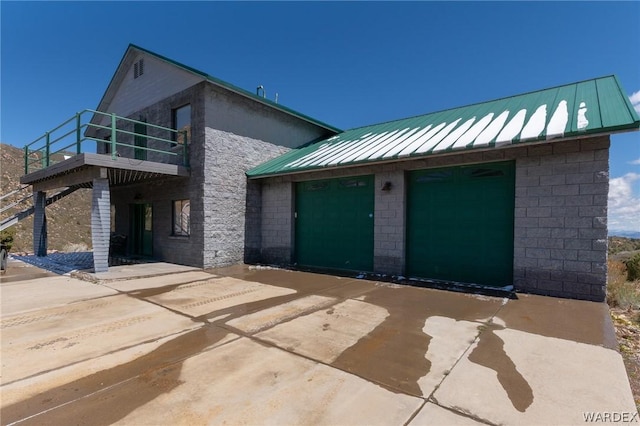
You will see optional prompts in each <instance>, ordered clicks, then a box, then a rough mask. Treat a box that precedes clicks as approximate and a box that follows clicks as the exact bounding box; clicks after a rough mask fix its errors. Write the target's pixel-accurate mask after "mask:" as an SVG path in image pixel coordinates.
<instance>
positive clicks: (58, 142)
mask: <svg viewBox="0 0 640 426" xmlns="http://www.w3.org/2000/svg"><path fill="white" fill-rule="evenodd" d="M94 115H96V116H98V117H104V119H103V120H101V121H100V122H101V123H102V124H96V123H92V122H91V121H90V120H91V118H92V117H93V116H94ZM105 122H106V123H105ZM90 130H91V131H90ZM88 133H92V134H102V137H103V138H102V139H101V138H100V137H93V136H88V135H87V134H88ZM188 137H189V132H188V130H176V129H171V128H168V127H162V126H158V125H155V124H152V123H147V122H144V121H139V120H133V119H130V118H125V117H120V116H117V115H115V114H110V113H105V112H101V111H94V110H91V109H85V110H84V111H81V112H78V113H76V114H75V115H74V116H73V117H71V118H70V119H68V120H67V121H65V122H64V123H62V124H60V125H59V126H57V127H56V128H55V129H53V130H50V131H48V132H46V133H45V134H44V135H42V136H41V137H39V138H38V139H36V140H34V141H33V142H31V143H29V144H27V145H25V147H24V173H25V174H28V173H30V172H33V171H35V170H40V169H44V168H47V167H49V166H51V165H53V164H55V163H58V162H60V161H63V160H65V159H67V158H68V157H69V156H73V155H78V154H82V153H83V152H88V151H86V150H84V149H86V143H87V142H92V149H91V151H90V152H96V151H95V150H94V149H95V147H96V146H97V145H96V146H94V145H93V143H97V144H103V146H104V147H105V148H107V149H106V150H107V151H109V152H108V154H110V155H111V158H112V159H113V160H115V159H117V157H119V156H124V157H128V156H129V155H131V158H138V157H145V158H146V157H147V153H154V155H155V159H157V160H158V162H171V163H174V164H177V163H178V162H180V159H179V156H182V161H181V163H182V165H183V166H185V167H187V166H188V165H189V155H188V154H189V152H188V145H189V143H188ZM141 154H142V155H141ZM145 158H138V159H145ZM172 158H173V159H174V161H170V160H171V159H172ZM150 161H155V160H150Z"/></svg>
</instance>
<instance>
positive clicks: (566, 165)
mask: <svg viewBox="0 0 640 426" xmlns="http://www.w3.org/2000/svg"><path fill="white" fill-rule="evenodd" d="M608 153H609V138H608V136H603V137H596V138H587V139H581V140H571V141H560V142H552V143H543V144H531V145H524V146H510V147H508V148H504V149H496V150H490V151H484V152H467V153H460V154H447V155H441V156H433V157H425V158H420V159H415V160H407V161H398V162H395V163H387V164H379V165H366V166H359V167H348V168H337V169H332V170H322V171H316V172H305V173H301V174H296V175H287V176H279V177H273V178H265V179H261V180H260V181H261V182H262V238H261V241H262V258H261V261H262V262H264V263H270V264H280V265H287V264H291V263H292V262H294V261H295V259H294V258H293V257H294V255H293V253H294V244H295V236H294V227H293V220H292V218H293V213H294V208H295V200H294V192H293V187H294V183H295V182H300V181H305V180H313V179H326V178H332V177H336V178H337V177H344V176H354V175H366V174H374V175H375V182H376V183H375V185H376V188H375V213H374V215H375V222H374V270H375V272H379V273H387V274H402V273H403V272H404V268H405V172H406V171H409V170H420V169H426V168H432V167H447V166H455V165H462V164H474V163H486V162H492V161H506V160H513V161H515V165H516V178H515V179H516V182H515V183H516V189H515V212H514V216H515V217H514V285H515V286H516V289H517V290H518V291H523V292H531V293H537V294H544V295H551V296H560V297H569V298H579V299H587V300H597V301H600V300H604V295H605V285H606V273H607V269H606V268H607V263H606V256H607V193H608V179H609V165H608ZM387 181H388V182H391V184H392V189H391V191H388V192H387V191H380V188H381V187H382V185H383V184H384V182H387Z"/></svg>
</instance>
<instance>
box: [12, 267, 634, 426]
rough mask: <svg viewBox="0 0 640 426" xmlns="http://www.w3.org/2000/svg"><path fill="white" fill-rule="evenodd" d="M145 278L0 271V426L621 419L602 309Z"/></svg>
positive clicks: (223, 272) (630, 407)
mask: <svg viewBox="0 0 640 426" xmlns="http://www.w3.org/2000/svg"><path fill="white" fill-rule="evenodd" d="M19 268H22V269H19ZM136 268H140V269H136ZM145 268H146V269H145ZM153 268H154V266H153V264H151V265H138V266H127V267H119V269H116V268H114V269H112V270H113V272H112V274H113V275H112V276H109V275H103V276H101V277H100V279H101V282H100V284H93V283H90V282H86V281H80V280H76V279H73V278H70V277H68V276H53V275H51V274H44V273H43V272H42V271H41V270H38V269H37V268H33V267H30V266H26V265H25V264H23V263H18V262H13V263H11V264H10V269H9V273H8V275H7V276H4V277H3V278H2V279H1V280H0V283H1V284H0V291H1V294H0V295H1V297H2V322H1V330H2V353H1V355H2V386H1V388H0V389H1V397H2V402H1V404H2V405H1V407H2V411H1V422H2V424H14V423H19V424H60V425H62V424H64V425H68V424H112V423H121V424H135V425H141V424H150V425H151V424H153V425H158V424H185V425H187V424H188V425H193V424H278V425H284V424H286V425H298V424H340V425H351V424H367V425H370V424H383V425H402V424H411V425H419V424H483V423H489V424H584V422H585V419H586V418H587V417H588V416H591V417H592V418H593V419H600V420H607V419H609V420H615V418H616V417H615V416H618V417H620V416H622V415H625V416H627V417H626V418H627V419H628V420H632V421H635V422H637V421H638V418H637V412H636V411H635V404H634V401H633V398H632V395H631V390H630V388H629V383H628V379H627V376H626V373H625V369H624V366H623V363H622V358H621V357H620V355H619V354H618V353H617V352H616V351H615V350H613V349H612V348H613V347H614V346H615V337H614V335H613V329H612V326H611V324H610V321H609V319H608V310H607V307H606V305H604V304H598V303H591V302H581V301H571V300H562V299H553V298H545V297H537V296H526V295H521V296H519V299H518V300H507V299H501V298H490V297H483V296H476V295H467V294H459V293H452V292H445V291H439V290H430V289H422V288H415V287H403V286H397V285H391V284H383V283H376V282H371V281H364V280H358V279H350V278H339V277H333V276H327V275H318V274H310V273H302V272H291V271H283V270H272V269H255V268H251V267H247V266H235V267H230V268H225V269H219V270H216V271H215V275H214V274H209V273H206V272H203V271H201V270H194V269H191V268H178V269H175V270H172V269H171V266H170V265H169V266H167V265H166V264H163V265H158V266H157V268H159V269H158V270H161V271H162V272H163V273H164V275H162V276H149V277H147V278H139V279H127V280H122V279H119V280H116V278H118V277H120V278H122V277H125V276H126V277H129V278H130V277H132V276H135V275H136V274H138V275H153ZM12 271H13V272H12ZM43 274H44V275H43ZM598 416H599V417H598ZM633 416H635V417H633ZM620 418H621V417H620Z"/></svg>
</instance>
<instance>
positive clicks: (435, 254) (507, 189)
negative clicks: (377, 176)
mask: <svg viewBox="0 0 640 426" xmlns="http://www.w3.org/2000/svg"><path fill="white" fill-rule="evenodd" d="M513 211H514V165H513V163H512V162H509V163H493V164H486V165H476V166H466V167H464V166H463V167H453V168H448V169H437V170H421V171H414V172H410V173H409V175H408V191H407V273H408V274H410V275H412V276H419V277H425V278H432V279H440V280H448V281H459V282H474V283H478V284H485V285H507V284H511V283H512V280H513V278H512V277H513V266H512V263H513Z"/></svg>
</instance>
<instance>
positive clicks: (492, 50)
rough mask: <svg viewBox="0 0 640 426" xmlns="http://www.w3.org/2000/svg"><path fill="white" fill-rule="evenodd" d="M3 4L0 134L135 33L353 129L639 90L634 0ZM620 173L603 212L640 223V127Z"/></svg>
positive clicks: (56, 112) (93, 89)
mask: <svg viewBox="0 0 640 426" xmlns="http://www.w3.org/2000/svg"><path fill="white" fill-rule="evenodd" d="M0 13H1V60H2V62H1V90H2V92H1V108H2V109H1V123H0V124H1V134H0V140H1V141H2V142H4V143H9V144H12V145H15V146H19V147H20V146H23V145H24V144H25V143H28V142H30V141H32V140H33V139H35V138H37V137H39V136H40V135H41V134H43V133H44V132H45V131H46V130H49V129H51V128H53V127H55V126H56V125H57V124H59V123H60V122H62V121H63V120H65V119H67V118H68V117H70V116H72V115H73V114H74V113H75V112H76V111H79V110H82V109H85V108H95V107H96V106H97V104H98V102H99V100H100V98H101V97H102V94H103V93H104V90H105V89H106V87H107V84H108V83H109V81H110V79H111V77H112V75H113V73H114V72H115V69H116V67H117V65H118V63H119V61H120V59H121V58H122V55H123V54H124V51H125V49H126V47H127V45H128V44H129V43H134V44H137V45H139V46H141V47H144V48H146V49H149V50H151V51H154V52H156V53H158V54H161V55H164V56H167V57H169V58H171V59H174V60H176V61H178V62H182V63H184V64H186V65H189V66H191V67H194V68H196V69H200V70H202V71H204V72H207V73H208V74H211V75H213V76H216V77H218V78H221V79H223V80H226V81H228V82H230V83H233V84H235V85H237V86H240V87H242V88H245V89H247V90H251V91H253V90H255V88H256V86H258V85H264V86H265V88H266V91H267V96H268V97H269V98H271V99H273V96H274V94H275V93H276V92H278V94H279V102H280V103H282V104H284V105H286V106H288V107H290V108H293V109H295V110H298V111H300V112H302V113H304V114H307V115H310V116H312V117H314V118H317V119H319V120H322V121H325V122H327V123H329V124H332V125H334V126H337V127H340V128H343V129H348V128H352V127H357V126H362V125H366V124H372V123H376V122H381V121H388V120H391V119H395V118H402V117H408V116H413V115H418V114H424V113H429V112H433V111H437V110H442V109H446V108H450V107H456V106H462V105H466V104H470V103H475V102H482V101H487V100H491V99H495V98H499V97H504V96H510V95H515V94H519V93H524V92H527V91H531V90H538V89H543V88H547V87H551V86H556V85H560V84H565V83H571V82H575V81H580V80H584V79H589V78H593V77H599V76H603V75H609V74H617V75H618V77H619V78H620V80H621V82H622V84H623V86H624V88H625V90H626V91H627V94H628V95H629V96H631V95H632V94H634V93H636V92H640V58H639V54H640V2H606V3H598V2H539V3H524V2H498V3H491V2H483V3H465V2H452V3H439V2H411V3H380V2H376V3H368V2H366V3H365V2H350V3H309V2H303V3H291V2H282V3H246V2H241V3H218V2H59V3H57V2H8V1H2V2H0ZM637 98H640V94H638V95H637ZM638 101H640V99H638ZM638 109H640V106H638ZM634 162H635V163H636V164H633V163H634ZM611 178H612V181H611V182H612V184H611V202H610V218H609V222H610V226H609V227H610V228H611V229H621V230H635V231H640V132H635V133H628V134H622V135H614V136H613V137H612V149H611Z"/></svg>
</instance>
